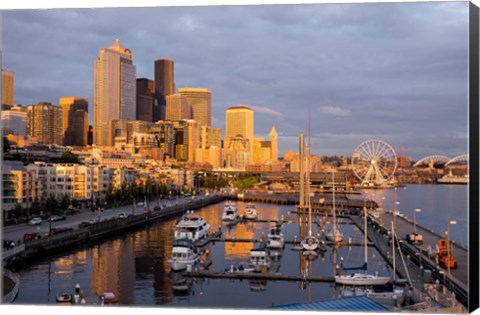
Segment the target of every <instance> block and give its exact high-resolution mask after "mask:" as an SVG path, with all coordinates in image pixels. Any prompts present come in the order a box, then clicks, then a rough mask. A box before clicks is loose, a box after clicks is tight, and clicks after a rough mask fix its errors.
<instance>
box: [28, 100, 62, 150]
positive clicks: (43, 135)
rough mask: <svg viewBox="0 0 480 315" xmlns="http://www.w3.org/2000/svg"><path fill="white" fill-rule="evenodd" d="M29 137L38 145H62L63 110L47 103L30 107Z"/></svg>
mask: <svg viewBox="0 0 480 315" xmlns="http://www.w3.org/2000/svg"><path fill="white" fill-rule="evenodd" d="M27 135H28V136H30V137H35V138H36V139H37V141H38V143H43V144H57V145H62V143H63V139H62V109H61V108H60V107H59V106H53V105H52V104H51V103H47V102H40V103H38V104H37V105H29V106H28V107H27Z"/></svg>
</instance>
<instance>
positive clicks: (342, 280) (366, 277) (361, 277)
mask: <svg viewBox="0 0 480 315" xmlns="http://www.w3.org/2000/svg"><path fill="white" fill-rule="evenodd" d="M390 280H391V278H390V277H388V276H379V275H378V274H375V275H371V274H367V273H353V274H350V275H340V276H335V282H336V283H338V284H344V285H357V286H358V285H364V286H370V285H384V284H387V283H388V282H390Z"/></svg>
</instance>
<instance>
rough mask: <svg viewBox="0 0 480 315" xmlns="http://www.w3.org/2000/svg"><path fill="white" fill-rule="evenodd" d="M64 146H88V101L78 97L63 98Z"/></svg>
mask: <svg viewBox="0 0 480 315" xmlns="http://www.w3.org/2000/svg"><path fill="white" fill-rule="evenodd" d="M59 104H60V107H61V108H62V134H63V144H64V145H68V146H86V145H87V144H88V100H87V99H85V98H80V97H76V96H70V97H61V98H60V100H59Z"/></svg>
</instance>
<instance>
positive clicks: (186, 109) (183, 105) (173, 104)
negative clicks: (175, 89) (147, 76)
mask: <svg viewBox="0 0 480 315" xmlns="http://www.w3.org/2000/svg"><path fill="white" fill-rule="evenodd" d="M166 100H167V116H166V120H171V121H175V120H181V119H191V118H192V107H191V106H190V103H189V101H188V99H187V97H186V96H184V95H181V94H172V95H168V96H167V97H166Z"/></svg>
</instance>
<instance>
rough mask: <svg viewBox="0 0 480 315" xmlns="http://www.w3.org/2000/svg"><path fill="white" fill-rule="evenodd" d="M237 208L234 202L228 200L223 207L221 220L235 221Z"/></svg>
mask: <svg viewBox="0 0 480 315" xmlns="http://www.w3.org/2000/svg"><path fill="white" fill-rule="evenodd" d="M238 217H239V216H238V210H237V206H236V205H235V203H233V202H231V201H229V202H227V203H226V204H225V206H224V208H223V214H222V220H223V221H236V220H238Z"/></svg>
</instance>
